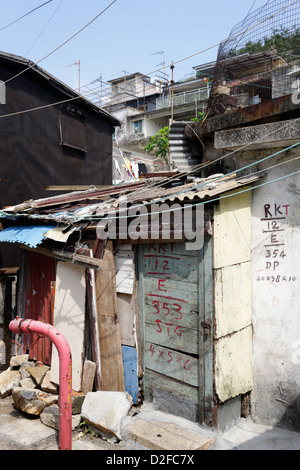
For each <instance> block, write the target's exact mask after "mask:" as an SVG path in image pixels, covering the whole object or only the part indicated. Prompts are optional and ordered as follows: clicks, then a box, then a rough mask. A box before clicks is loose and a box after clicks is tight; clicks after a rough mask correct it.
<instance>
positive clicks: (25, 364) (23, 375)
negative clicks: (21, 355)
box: [19, 361, 35, 379]
mask: <svg viewBox="0 0 300 470" xmlns="http://www.w3.org/2000/svg"><path fill="white" fill-rule="evenodd" d="M28 367H35V362H33V361H25V362H23V364H22V365H21V367H20V369H19V372H20V374H21V379H27V378H28V377H30V374H29V372H28V370H27V368H28Z"/></svg>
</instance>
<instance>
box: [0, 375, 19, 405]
mask: <svg viewBox="0 0 300 470" xmlns="http://www.w3.org/2000/svg"><path fill="white" fill-rule="evenodd" d="M20 378H21V376H20V373H19V371H18V370H14V369H6V370H5V371H3V372H1V374H0V397H1V398H4V397H7V396H8V395H9V394H10V393H11V390H12V388H13V387H14V384H16V383H18V382H19V381H20Z"/></svg>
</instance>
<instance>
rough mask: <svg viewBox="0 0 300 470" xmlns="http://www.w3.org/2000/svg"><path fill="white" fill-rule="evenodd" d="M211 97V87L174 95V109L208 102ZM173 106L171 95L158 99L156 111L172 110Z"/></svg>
mask: <svg viewBox="0 0 300 470" xmlns="http://www.w3.org/2000/svg"><path fill="white" fill-rule="evenodd" d="M209 95H210V87H209V86H207V87H205V88H198V89H197V90H192V91H187V92H184V93H176V94H174V95H173V107H174V108H176V107H178V106H184V105H189V104H194V103H195V102H199V101H207V100H208V98H209ZM171 106H172V97H171V95H169V96H166V97H160V98H157V99H156V111H159V110H164V109H170V108H171Z"/></svg>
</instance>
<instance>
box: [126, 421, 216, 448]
mask: <svg viewBox="0 0 300 470" xmlns="http://www.w3.org/2000/svg"><path fill="white" fill-rule="evenodd" d="M126 432H127V435H128V437H129V438H131V439H132V440H133V441H136V442H137V443H139V444H141V445H142V446H143V447H145V448H146V449H150V450H182V451H185V450H186V451H197V450H209V449H211V448H212V446H213V445H214V442H215V439H214V438H211V437H206V436H203V435H202V434H201V432H200V431H199V433H197V432H192V431H189V430H187V429H184V428H182V427H180V426H178V425H177V424H175V423H168V422H160V421H153V422H152V421H151V422H149V421H145V420H144V419H140V420H138V421H137V422H135V423H134V424H132V425H130V426H128V427H127V428H126Z"/></svg>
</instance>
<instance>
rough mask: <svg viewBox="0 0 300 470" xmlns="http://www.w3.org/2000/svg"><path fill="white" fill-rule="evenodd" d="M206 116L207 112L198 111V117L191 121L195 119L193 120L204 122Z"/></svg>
mask: <svg viewBox="0 0 300 470" xmlns="http://www.w3.org/2000/svg"><path fill="white" fill-rule="evenodd" d="M205 116H206V113H204V112H198V114H197V117H194V118H192V119H191V121H193V122H202V121H203V119H204V118H205Z"/></svg>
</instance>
